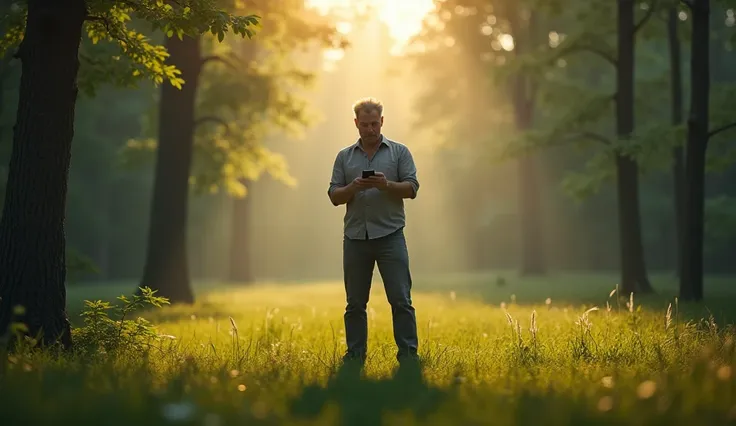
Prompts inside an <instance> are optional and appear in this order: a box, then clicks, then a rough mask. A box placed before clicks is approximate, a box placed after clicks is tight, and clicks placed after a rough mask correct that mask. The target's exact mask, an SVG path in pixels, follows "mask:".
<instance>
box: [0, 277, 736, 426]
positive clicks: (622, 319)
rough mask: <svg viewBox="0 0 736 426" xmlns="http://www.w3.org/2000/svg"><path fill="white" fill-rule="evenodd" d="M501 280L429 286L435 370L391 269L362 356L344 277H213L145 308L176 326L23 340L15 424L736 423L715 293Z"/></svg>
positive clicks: (12, 407) (735, 371) (158, 321)
mask: <svg viewBox="0 0 736 426" xmlns="http://www.w3.org/2000/svg"><path fill="white" fill-rule="evenodd" d="M560 280H561V281H565V282H568V283H572V281H571V280H569V279H567V278H564V279H563V278H561V279H560ZM488 281H490V283H491V284H492V285H486V286H485V288H486V290H482V289H481V288H482V286H480V285H476V284H475V283H474V282H470V283H469V282H467V281H466V282H464V284H461V283H458V285H456V286H451V287H445V288H442V287H441V286H440V285H439V284H435V285H434V287H433V284H432V283H429V282H427V283H425V284H426V287H425V288H430V289H435V290H437V291H435V292H428V293H417V294H416V295H415V298H414V299H415V305H416V307H417V315H418V321H419V326H420V327H419V333H420V345H421V347H420V355H421V356H422V358H423V364H422V371H421V372H419V371H413V370H411V369H408V370H399V371H398V372H397V368H396V367H397V363H396V361H395V359H394V353H395V348H394V344H393V338H392V333H391V317H390V309H389V307H388V305H387V303H386V299H385V295H384V294H383V292H382V290H381V289H380V286H376V287H375V288H374V290H373V292H372V295H371V300H372V303H371V304H370V305H369V310H370V313H369V339H370V340H369V351H370V355H369V359H368V362H367V365H366V368H365V370H364V371H363V372H362V373H361V372H359V371H355V370H352V369H345V368H340V362H339V359H340V356H341V355H342V352H343V350H344V344H343V342H342V338H343V336H344V334H343V325H342V312H343V309H344V305H343V303H344V302H343V300H344V296H343V293H342V287H341V286H340V284H339V283H323V284H298V285H291V286H276V285H263V286H257V287H252V288H236V287H222V288H219V289H218V288H215V287H207V290H206V291H204V292H200V294H199V301H198V303H197V304H196V305H195V306H187V307H185V306H173V307H164V308H162V309H154V310H152V311H148V312H146V313H145V315H144V317H145V318H146V319H148V320H150V321H151V322H152V323H153V324H155V325H156V331H157V333H159V334H161V335H163V336H164V337H161V338H160V339H156V340H146V338H145V337H135V336H136V334H135V331H134V329H133V328H131V329H129V330H128V329H126V332H125V333H124V334H123V338H126V339H127V338H128V337H129V340H124V342H123V344H122V347H121V348H119V349H115V348H114V347H113V346H111V345H112V344H111V343H110V342H107V343H106V344H107V345H108V349H107V350H95V351H93V352H91V353H89V354H86V355H81V354H80V355H78V356H76V357H68V356H65V357H61V358H53V357H52V356H50V355H49V354H48V353H46V354H43V353H42V354H38V353H32V352H27V353H20V354H17V355H13V356H12V357H10V361H9V362H8V363H7V364H5V365H4V367H3V368H4V371H3V376H2V379H0V410H1V411H2V413H3V424H4V425H14V424H24V425H25V424H75V425H86V424H95V425H97V424H100V423H101V422H103V419H104V423H105V424H107V425H117V424H120V425H123V424H125V425H130V424H137V425H149V424H150V425H161V424H186V425H206V426H218V425H231V424H279V425H317V424H319V425H322V424H329V425H338V424H343V425H351V426H353V425H357V426H360V425H372V424H386V425H411V424H428V425H435V424H437V425H439V424H443V425H445V424H453V425H458V424H463V425H465V424H467V425H481V424H493V425H527V424H529V425H531V424H535V425H538V424H545V425H546V424H565V425H571V424H667V425H675V424H682V425H698V424H708V425H717V424H736V347H735V345H734V337H736V336H735V335H734V330H733V328H732V327H730V326H728V325H727V324H726V323H720V322H718V321H717V320H716V319H715V318H716V317H715V316H714V317H713V318H710V319H709V318H705V319H693V318H692V317H691V314H690V313H693V312H698V311H699V310H701V309H704V308H702V307H684V306H682V307H681V306H678V305H676V304H674V303H673V304H672V307H671V309H669V314H668V313H667V311H668V309H667V308H668V305H669V301H668V300H665V299H661V298H660V299H658V300H655V298H649V299H648V302H647V304H645V305H641V304H639V301H638V300H637V296H636V295H634V298H633V305H632V304H629V306H627V303H630V299H629V297H628V295H627V297H622V298H617V295H615V294H614V295H612V296H610V297H609V293H610V291H611V290H612V287H611V286H608V288H605V286H604V285H603V284H600V285H599V286H600V288H598V289H600V290H603V291H601V292H600V294H599V295H598V297H597V298H596V297H595V296H594V295H592V294H589V293H586V292H587V291H588V290H589V287H590V286H589V287H581V288H584V289H586V290H584V291H583V293H585V295H584V296H582V297H580V298H579V300H580V301H579V302H578V303H575V302H574V289H571V288H570V287H569V286H571V285H572V284H568V287H566V288H567V289H566V290H564V291H567V292H569V295H570V297H567V298H565V297H562V293H560V292H563V290H560V289H556V290H551V285H549V287H547V289H548V290H550V291H549V292H547V294H555V291H556V292H557V293H556V296H560V297H559V299H560V300H561V301H559V302H558V297H556V296H555V298H552V297H550V301H549V303H546V297H541V296H539V294H544V293H541V287H539V288H537V289H536V291H534V288H535V286H541V285H542V283H541V282H540V283H529V282H520V281H514V280H510V281H508V282H506V283H504V284H503V285H501V286H497V285H495V284H494V283H495V281H494V280H488ZM601 281H603V280H601ZM478 282H482V280H478ZM573 284H574V285H575V286H577V285H580V283H573ZM421 285H422V283H418V285H417V287H420V286H421ZM555 285H562V284H559V283H555ZM595 285H598V284H595ZM595 285H592V286H595ZM128 287H129V286H128ZM451 288H452V290H450V289H451ZM724 288H725V287H724ZM440 290H441V291H440ZM75 291H79V290H73V291H72V295H70V298H72V297H74V296H73V294H74V292H75ZM105 291H107V290H105ZM122 291H124V292H126V293H127V292H129V288H125V289H124V290H122ZM80 292H81V291H80ZM511 294H514V295H517V294H520V295H522V296H521V297H520V296H518V295H517V296H516V298H515V301H514V300H513V299H512V298H511ZM722 294H726V295H728V292H727V291H726V292H725V293H722ZM525 295H529V299H531V296H532V295H534V297H536V299H534V301H533V302H531V303H529V304H522V302H523V301H524V300H527V298H526V297H524V296H525ZM87 298H90V296H88V297H87ZM494 298H497V299H501V301H499V300H493V299H494ZM724 298H726V297H725V296H723V297H721V299H724ZM537 300H538V302H537ZM731 301H733V299H731ZM501 303H503V304H504V305H503V306H502V305H501ZM524 303H525V302H524ZM606 303H608V307H607V305H606ZM75 306H78V305H75ZM650 306H651V307H650ZM657 306H661V308H656V307H657ZM724 306H725V305H724ZM731 306H733V305H731ZM595 307H597V308H598V309H597V310H595ZM591 308H593V310H591ZM731 309H733V308H731ZM112 324H113V325H115V323H112ZM141 327H143V326H141ZM128 331H130V334H129V333H128ZM110 335H114V333H110V332H109V331H108V332H106V333H105V336H107V337H109V336H110ZM88 336H91V338H92V339H91V341H92V343H93V344H94V343H95V342H97V343H105V339H103V338H99V337H100V336H98V338H99V339H98V341H95V340H94V336H95V333H91V334H89V335H88ZM103 337H104V336H103ZM107 340H109V339H107ZM136 344H139V346H136ZM729 422H730V423H729Z"/></svg>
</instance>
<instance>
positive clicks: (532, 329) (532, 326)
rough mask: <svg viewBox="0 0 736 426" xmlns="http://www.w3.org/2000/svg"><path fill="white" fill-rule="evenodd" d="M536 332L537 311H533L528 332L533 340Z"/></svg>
mask: <svg viewBox="0 0 736 426" xmlns="http://www.w3.org/2000/svg"><path fill="white" fill-rule="evenodd" d="M537 331H539V329H538V328H537V311H535V310H533V311H532V317H531V320H530V322H529V332H530V333H531V334H532V337H533V338H535V339H536V338H537Z"/></svg>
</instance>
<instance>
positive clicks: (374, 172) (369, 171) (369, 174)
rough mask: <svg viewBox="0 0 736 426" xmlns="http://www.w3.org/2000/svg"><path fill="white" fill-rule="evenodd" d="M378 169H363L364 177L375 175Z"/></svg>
mask: <svg viewBox="0 0 736 426" xmlns="http://www.w3.org/2000/svg"><path fill="white" fill-rule="evenodd" d="M375 175H376V171H375V170H363V179H366V178H369V177H371V176H375Z"/></svg>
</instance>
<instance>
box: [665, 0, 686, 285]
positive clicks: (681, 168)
mask: <svg viewBox="0 0 736 426" xmlns="http://www.w3.org/2000/svg"><path fill="white" fill-rule="evenodd" d="M678 15H679V8H678V7H677V4H672V5H670V6H669V7H668V8H667V46H668V47H669V54H670V91H671V94H672V105H671V108H672V125H673V126H675V127H679V126H681V125H682V122H683V117H682V115H683V111H684V106H683V96H682V95H683V87H682V83H683V82H682V79H683V77H682V41H681V39H680V31H679V23H680V19H679V16H678ZM672 180H673V182H672V183H673V185H672V189H673V194H674V197H673V202H674V211H675V226H676V229H675V235H676V237H677V238H676V241H677V274H678V276H682V271H681V268H682V250H681V248H682V241H683V233H684V232H685V222H684V219H685V194H684V190H685V152H684V149H683V147H682V144H679V143H677V144H675V147H674V148H673V150H672Z"/></svg>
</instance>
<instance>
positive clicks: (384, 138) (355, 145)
mask: <svg viewBox="0 0 736 426" xmlns="http://www.w3.org/2000/svg"><path fill="white" fill-rule="evenodd" d="M381 145H386V146H387V147H388V139H387V138H386V136H384V135H383V134H381V142H380V143H379V144H378V146H379V148H380V146H381ZM355 148H360V149H363V147H362V145H361V143H360V138H358V140H356V141H355V143H354V144H353V149H355Z"/></svg>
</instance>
